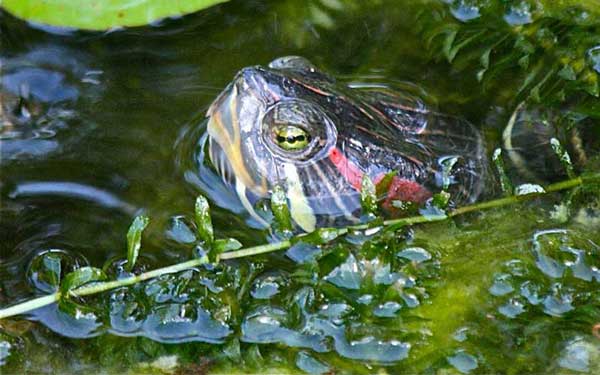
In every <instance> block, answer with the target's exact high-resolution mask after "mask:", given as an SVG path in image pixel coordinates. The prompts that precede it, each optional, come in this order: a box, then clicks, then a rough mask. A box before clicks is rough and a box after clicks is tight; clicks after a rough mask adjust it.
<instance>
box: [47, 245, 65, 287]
mask: <svg viewBox="0 0 600 375" xmlns="http://www.w3.org/2000/svg"><path fill="white" fill-rule="evenodd" d="M61 261H62V259H61V258H60V257H59V256H58V255H56V254H52V253H48V254H46V255H44V258H43V259H42V262H43V264H44V268H45V272H44V274H45V275H47V276H48V280H47V282H48V284H50V285H52V286H53V287H58V286H59V284H60V274H61V273H62V264H61Z"/></svg>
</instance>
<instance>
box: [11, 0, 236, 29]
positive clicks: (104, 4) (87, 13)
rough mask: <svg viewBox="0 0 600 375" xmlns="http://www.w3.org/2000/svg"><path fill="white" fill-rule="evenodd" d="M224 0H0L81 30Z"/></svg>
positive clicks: (32, 17)
mask: <svg viewBox="0 0 600 375" xmlns="http://www.w3.org/2000/svg"><path fill="white" fill-rule="evenodd" d="M225 1H227V0H187V1H171V0H103V1H100V0H86V1H79V0H46V1H41V0H4V1H3V2H2V8H4V9H5V10H7V11H8V12H9V13H11V14H13V15H14V16H16V17H19V18H22V19H24V20H27V21H30V22H36V23H40V24H44V25H50V26H58V27H69V28H75V29H85V30H108V29H112V28H117V27H123V26H141V25H146V24H149V23H151V22H154V21H156V20H159V19H161V18H165V17H177V16H182V15H184V14H188V13H192V12H195V11H198V10H201V9H204V8H208V7H210V6H212V5H215V4H219V3H223V2H225Z"/></svg>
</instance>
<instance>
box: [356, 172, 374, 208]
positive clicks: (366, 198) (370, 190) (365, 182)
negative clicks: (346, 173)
mask: <svg viewBox="0 0 600 375" xmlns="http://www.w3.org/2000/svg"><path fill="white" fill-rule="evenodd" d="M360 204H361V206H362V210H363V213H365V214H373V213H375V211H377V195H376V192H375V185H374V184H373V181H371V178H369V176H367V174H364V175H363V177H362V181H361V187H360Z"/></svg>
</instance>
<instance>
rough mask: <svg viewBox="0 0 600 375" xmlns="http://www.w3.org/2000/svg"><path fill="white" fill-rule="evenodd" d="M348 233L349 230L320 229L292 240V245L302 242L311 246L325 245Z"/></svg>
mask: <svg viewBox="0 0 600 375" xmlns="http://www.w3.org/2000/svg"><path fill="white" fill-rule="evenodd" d="M346 233H348V229H347V228H319V229H316V230H314V231H312V232H310V233H309V234H306V235H303V236H297V237H294V238H292V243H296V242H299V241H302V242H306V243H308V244H311V245H323V244H326V243H328V242H331V241H333V240H334V239H336V238H337V237H339V236H341V235H343V234H346Z"/></svg>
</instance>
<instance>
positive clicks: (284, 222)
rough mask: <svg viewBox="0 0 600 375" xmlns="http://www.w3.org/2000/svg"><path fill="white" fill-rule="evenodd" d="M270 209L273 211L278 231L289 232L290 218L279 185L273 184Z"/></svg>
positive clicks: (283, 194) (283, 193)
mask: <svg viewBox="0 0 600 375" xmlns="http://www.w3.org/2000/svg"><path fill="white" fill-rule="evenodd" d="M271 211H273V217H274V219H275V226H276V227H277V228H276V229H277V230H279V231H280V232H288V233H291V231H292V219H291V216H290V210H289V207H288V204H287V198H286V195H285V191H284V190H283V188H282V187H281V186H280V185H275V187H274V188H273V194H271Z"/></svg>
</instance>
